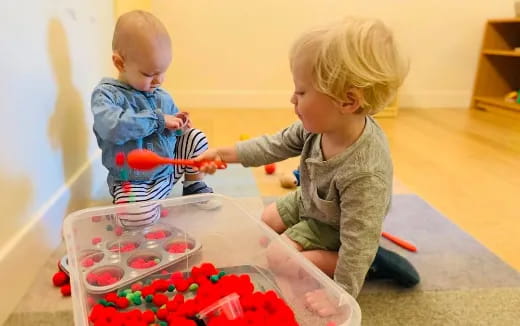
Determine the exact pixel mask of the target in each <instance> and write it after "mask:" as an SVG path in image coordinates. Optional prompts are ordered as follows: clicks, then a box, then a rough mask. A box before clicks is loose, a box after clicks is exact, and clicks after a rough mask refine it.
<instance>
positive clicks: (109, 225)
mask: <svg viewBox="0 0 520 326" xmlns="http://www.w3.org/2000/svg"><path fill="white" fill-rule="evenodd" d="M105 229H106V230H107V231H112V230H113V229H114V227H113V226H112V225H111V224H108V225H107V226H106V228H105Z"/></svg>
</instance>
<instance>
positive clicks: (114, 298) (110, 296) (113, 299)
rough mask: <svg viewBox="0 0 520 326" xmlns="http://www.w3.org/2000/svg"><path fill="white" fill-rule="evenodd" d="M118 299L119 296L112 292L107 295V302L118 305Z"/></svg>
mask: <svg viewBox="0 0 520 326" xmlns="http://www.w3.org/2000/svg"><path fill="white" fill-rule="evenodd" d="M118 298H119V297H118V296H117V294H116V293H115V292H110V293H107V294H105V300H107V301H108V302H112V303H116V301H117V299H118Z"/></svg>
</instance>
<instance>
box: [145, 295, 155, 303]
mask: <svg viewBox="0 0 520 326" xmlns="http://www.w3.org/2000/svg"><path fill="white" fill-rule="evenodd" d="M145 300H146V302H148V303H150V302H152V301H153V295H151V294H149V295H147V296H146V298H145Z"/></svg>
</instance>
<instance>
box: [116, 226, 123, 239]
mask: <svg viewBox="0 0 520 326" xmlns="http://www.w3.org/2000/svg"><path fill="white" fill-rule="evenodd" d="M114 233H115V234H116V235H117V236H118V237H119V236H121V235H122V234H123V228H122V227H120V226H119V225H118V226H116V227H115V228H114Z"/></svg>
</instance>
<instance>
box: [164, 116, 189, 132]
mask: <svg viewBox="0 0 520 326" xmlns="http://www.w3.org/2000/svg"><path fill="white" fill-rule="evenodd" d="M164 122H165V124H164V126H165V127H166V129H170V130H175V129H179V128H181V127H182V124H183V123H184V121H182V119H179V118H177V117H176V116H174V115H169V114H165V115H164Z"/></svg>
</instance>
